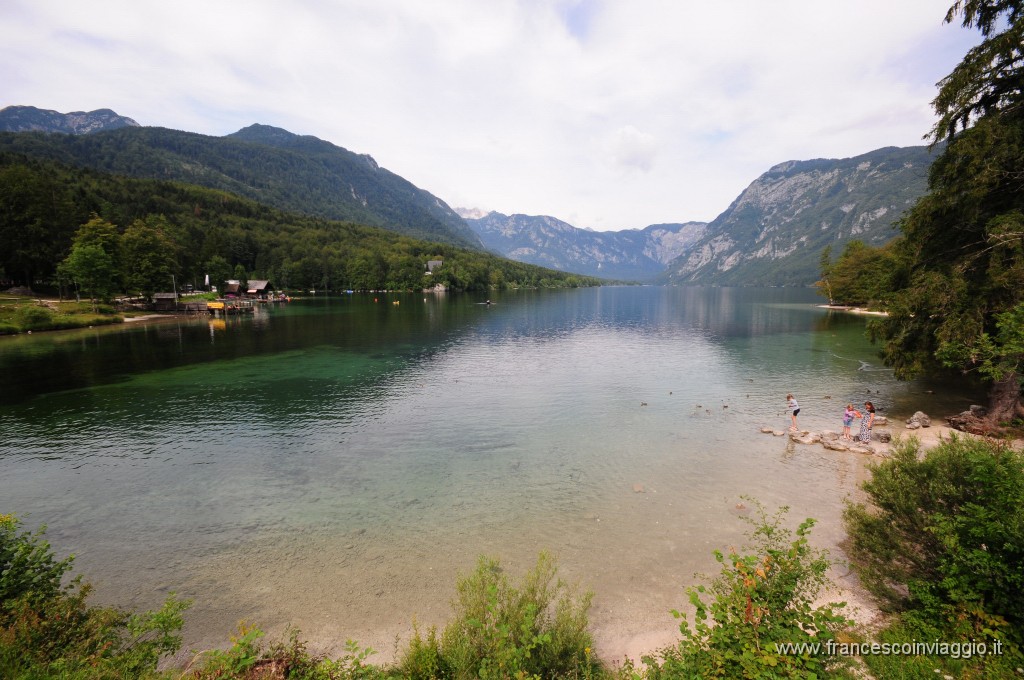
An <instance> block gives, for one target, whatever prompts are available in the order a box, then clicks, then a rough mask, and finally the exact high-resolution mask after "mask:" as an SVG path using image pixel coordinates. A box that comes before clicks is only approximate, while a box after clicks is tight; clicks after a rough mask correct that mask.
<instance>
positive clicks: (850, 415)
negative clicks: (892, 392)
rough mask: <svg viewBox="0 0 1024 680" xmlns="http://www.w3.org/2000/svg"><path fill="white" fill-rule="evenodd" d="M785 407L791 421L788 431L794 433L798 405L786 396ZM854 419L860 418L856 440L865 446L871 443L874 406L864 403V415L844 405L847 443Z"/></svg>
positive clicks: (851, 438) (844, 436) (793, 399)
mask: <svg viewBox="0 0 1024 680" xmlns="http://www.w3.org/2000/svg"><path fill="white" fill-rule="evenodd" d="M786 406H787V407H788V409H789V417H790V419H791V420H792V421H793V424H792V425H791V426H790V428H789V430H790V432H796V431H797V430H798V429H799V428H798V426H797V424H796V417H797V416H798V415H800V403H799V402H797V400H796V397H794V396H793V395H792V394H787V395H786ZM854 418H860V433H859V434H858V435H857V439H859V440H860V441H861V442H863V443H865V444H869V443H871V426H872V425H874V424H875V405H874V404H872V403H871V402H870V401H865V402H864V413H861V412H860V411H858V410H857V409H855V408H854V407H853V404H852V403H850V404H847V405H846V410H845V411H843V439H845V440H847V441H853V436H852V435H851V433H850V428H851V427H852V426H853V420H854Z"/></svg>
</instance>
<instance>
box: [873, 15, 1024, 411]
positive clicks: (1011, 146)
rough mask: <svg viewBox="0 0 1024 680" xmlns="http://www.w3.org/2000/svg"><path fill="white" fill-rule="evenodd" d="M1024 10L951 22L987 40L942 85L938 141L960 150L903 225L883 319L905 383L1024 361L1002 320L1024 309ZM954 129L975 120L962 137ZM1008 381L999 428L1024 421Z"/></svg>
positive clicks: (997, 398)
mask: <svg viewBox="0 0 1024 680" xmlns="http://www.w3.org/2000/svg"><path fill="white" fill-rule="evenodd" d="M1020 4H1021V3H1019V2H984V1H967V2H957V3H956V4H954V5H953V7H952V8H951V9H950V14H949V15H948V16H947V20H952V19H953V18H954V17H955V16H958V15H961V16H963V20H964V25H965V26H975V27H978V28H979V29H980V30H981V31H982V34H983V36H985V42H984V43H983V44H982V45H981V46H979V47H978V48H975V50H972V51H971V52H969V53H968V55H967V56H966V57H965V58H964V61H963V62H961V64H960V65H959V66H958V67H957V69H956V70H955V71H954V72H953V73H952V74H951V75H950V76H949V77H948V78H947V79H946V80H944V81H943V83H942V84H941V85H942V89H941V90H940V94H939V97H938V98H937V99H936V101H935V108H936V112H937V113H938V114H939V115H940V116H941V117H943V118H942V120H940V124H939V127H938V128H936V131H935V133H934V134H935V136H936V138H937V139H940V138H943V137H949V143H948V144H947V145H946V147H945V149H944V150H943V152H942V154H941V155H940V156H939V157H938V158H937V159H936V161H935V162H934V163H933V164H932V167H931V171H930V175H929V190H930V193H929V194H927V195H926V196H924V197H923V198H922V199H921V200H920V201H918V203H917V204H916V205H915V206H914V207H913V208H912V209H911V210H910V211H909V212H908V213H907V214H906V215H905V216H904V218H903V219H902V221H901V223H900V228H901V230H902V232H903V238H902V239H901V240H900V241H899V242H898V243H897V244H896V246H895V252H896V268H895V270H894V271H893V274H892V288H893V293H892V294H891V295H889V296H888V297H889V305H888V310H889V317H888V318H887V319H885V320H882V321H878V322H874V323H873V324H872V329H871V332H872V335H873V337H875V338H876V339H880V340H882V341H883V349H882V356H883V358H884V359H885V361H886V363H887V364H889V365H891V366H893V367H894V368H895V371H896V375H897V376H898V377H901V378H907V377H910V376H912V375H914V374H916V373H918V372H921V371H929V370H937V369H940V368H942V367H947V368H954V369H957V370H961V371H973V370H977V369H979V368H981V367H982V365H983V364H982V363H980V362H979V360H978V357H981V356H984V355H988V356H994V355H997V354H1004V355H1006V354H1013V351H1012V349H1005V351H1004V349H1001V348H1000V347H999V344H1000V343H1001V342H1002V340H1001V338H1006V337H1008V336H1006V335H1005V333H1004V334H1002V335H1001V334H1000V331H999V329H998V328H997V325H998V323H999V321H998V320H999V319H1000V318H1004V317H1002V315H1003V314H1005V313H1007V312H1009V311H1010V310H1012V309H1014V308H1015V307H1017V306H1018V305H1020V304H1021V303H1022V302H1024V110H1022V107H1021V106H1020V101H1019V100H1020V85H1021V80H1020V79H1021V74H1020V70H1019V69H1020V49H1021V34H1020V31H1021V30H1024V29H1022V24H1021V21H1022V15H1021V11H1020ZM1007 41H1009V42H1007ZM1013 42H1015V45H1014V46H1012V47H1010V46H1009V43H1013ZM986 46H987V47H986ZM971 123H973V124H971ZM951 124H955V125H961V126H962V125H967V124H971V125H970V127H969V128H967V129H966V130H963V131H962V132H960V133H959V134H956V135H952V134H951V128H949V125H951ZM1011 363H1012V362H1011ZM1002 365H1003V366H1009V364H1007V363H1005V362H1003V364H1002ZM1000 375H1001V378H1000V380H999V381H998V382H996V383H995V384H994V386H993V399H992V405H991V408H990V409H989V411H990V417H991V418H992V419H993V420H994V421H996V422H1002V421H1008V420H1012V419H1013V418H1014V417H1015V416H1019V415H1022V414H1024V409H1022V408H1021V404H1020V381H1019V376H1018V374H1017V373H1016V372H1015V371H1004V372H1001V373H1000ZM987 377H988V378H990V379H995V373H993V372H991V371H990V372H988V375H987Z"/></svg>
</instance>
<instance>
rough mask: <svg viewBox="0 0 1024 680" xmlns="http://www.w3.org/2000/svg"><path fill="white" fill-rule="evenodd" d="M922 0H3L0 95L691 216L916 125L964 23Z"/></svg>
mask: <svg viewBox="0 0 1024 680" xmlns="http://www.w3.org/2000/svg"><path fill="white" fill-rule="evenodd" d="M944 11H945V8H944V7H943V6H942V5H936V3H934V2H932V1H931V0H901V2H899V3H893V2H884V3H883V2H881V1H880V0H862V1H861V2H857V3H853V2H835V3H831V2H830V3H823V2H815V1H814V0H799V1H797V0H786V1H780V2H772V3H766V2H759V1H757V0H737V1H735V2H731V3H724V4H722V3H719V4H717V5H712V4H711V3H703V4H700V5H697V4H695V3H679V2H673V1H670V0H489V1H488V2H479V1H478V0H432V1H431V2H422V1H421V0H341V1H328V0H306V1H304V2H294V3H279V2H272V1H270V0H251V1H250V2H247V3H245V4H244V5H239V4H238V3H233V2H228V1H227V0H203V1H202V2H200V1H199V0H181V1H179V2H177V3H140V2H137V1H129V0H95V1H94V2H91V3H80V2H72V1H71V0H38V1H36V2H20V1H18V0H13V1H12V0H8V1H7V2H5V3H4V4H3V5H2V6H0V70H2V73H3V74H4V82H5V87H4V90H3V92H2V96H3V97H4V99H3V100H0V106H5V105H8V104H26V105H34V106H39V107H42V108H51V109H56V110H60V111H71V110H82V109H95V108H102V107H109V108H113V109H114V110H116V111H117V112H118V113H121V114H123V115H127V116H131V117H133V118H135V119H136V120H138V121H139V122H140V123H142V124H144V125H160V126H165V127H172V128H177V129H185V130H192V131H196V132H202V133H206V134H214V135H222V134H227V133H230V132H233V131H235V130H237V129H239V128H241V127H244V126H246V125H249V124H251V123H256V122H259V123H267V124H271V125H278V126H281V127H284V128H287V129H289V130H292V131H293V132H297V133H301V134H312V135H316V136H318V137H321V138H323V139H327V140H329V141H331V142H334V143H335V144H338V145H340V146H344V147H346V148H349V149H351V150H353V151H357V152H359V153H369V154H371V155H373V156H374V157H375V158H376V159H377V160H378V162H380V164H381V165H383V166H384V167H387V168H388V169H390V170H392V171H393V172H396V173H398V174H400V175H402V176H404V177H406V178H407V179H409V180H410V181H412V182H414V183H415V184H417V185H418V186H420V187H422V188H424V189H427V190H428V191H431V192H433V193H435V194H437V195H438V196H440V197H441V198H442V199H444V200H445V201H447V202H448V203H450V204H453V205H464V206H470V207H472V206H477V207H481V208H487V209H496V210H500V211H502V212H526V213H533V214H550V215H554V216H556V217H559V218H561V219H565V220H567V221H570V222H573V223H574V224H577V225H578V226H585V227H593V228H597V229H609V228H613V229H620V228H629V227H642V226H645V225H647V224H651V223H655V222H669V221H685V220H690V219H711V218H713V217H715V216H716V215H717V214H718V213H719V212H721V211H722V210H724V209H725V208H726V207H727V206H728V204H729V203H730V201H731V200H732V199H733V198H735V196H736V195H737V194H738V193H739V192H740V191H742V189H743V188H745V186H746V185H747V184H748V183H749V182H750V181H752V180H753V179H755V178H756V177H757V176H758V175H759V174H760V173H761V172H763V171H764V170H766V169H767V168H768V167H770V166H771V165H774V164H775V163H778V162H781V161H784V160H791V159H804V158H815V157H842V156H852V155H856V154H859V153H864V152H866V151H870V150H872V149H875V148H878V147H880V146H888V145H899V146H905V145H911V144H918V143H921V141H920V140H921V137H922V135H923V134H925V133H926V132H927V131H928V129H929V128H930V127H931V124H932V121H933V116H932V114H931V111H930V109H929V106H928V103H929V102H930V101H931V99H932V97H933V96H934V93H935V88H934V83H935V82H936V81H937V80H938V79H939V78H941V77H942V76H943V75H945V74H946V73H947V72H948V71H949V70H950V69H951V68H952V67H953V66H954V65H955V64H956V62H957V61H959V59H960V58H961V56H962V55H963V53H964V52H965V51H966V50H967V49H968V47H969V46H970V45H971V44H973V43H974V42H975V36H974V35H973V34H971V33H969V32H966V31H964V30H962V29H960V28H959V27H957V26H943V25H942V24H941V20H942V17H943V14H944Z"/></svg>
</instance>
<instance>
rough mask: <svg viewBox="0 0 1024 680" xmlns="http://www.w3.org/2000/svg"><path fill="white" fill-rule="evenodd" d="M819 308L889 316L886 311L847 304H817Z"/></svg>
mask: <svg viewBox="0 0 1024 680" xmlns="http://www.w3.org/2000/svg"><path fill="white" fill-rule="evenodd" d="M818 307H819V308H821V309H833V310H835V311H837V312H850V313H851V314H867V315H868V316H889V313H888V312H876V311H873V310H870V309H864V308H863V307H851V306H849V305H818Z"/></svg>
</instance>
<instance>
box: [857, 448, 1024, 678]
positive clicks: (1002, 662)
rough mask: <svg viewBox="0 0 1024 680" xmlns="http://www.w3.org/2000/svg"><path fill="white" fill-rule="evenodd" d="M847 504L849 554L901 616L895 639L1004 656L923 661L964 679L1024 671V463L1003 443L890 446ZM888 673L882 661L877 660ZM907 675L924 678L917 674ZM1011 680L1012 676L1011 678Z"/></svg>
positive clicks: (893, 629)
mask: <svg viewBox="0 0 1024 680" xmlns="http://www.w3.org/2000/svg"><path fill="white" fill-rule="evenodd" d="M872 473H873V474H872V477H871V479H870V480H869V481H867V482H865V483H864V484H863V488H864V490H865V491H866V492H867V493H868V497H869V500H870V505H866V504H863V503H857V504H848V505H847V508H846V511H845V514H844V518H845V521H846V527H847V532H848V534H849V536H850V550H849V552H850V556H851V558H852V560H853V563H854V566H855V568H856V569H857V571H858V572H859V574H860V576H861V580H862V582H863V583H864V585H865V586H866V587H867V588H868V589H869V590H870V591H871V592H872V593H874V594H875V595H876V596H877V597H878V598H879V599H880V602H881V604H882V605H883V606H884V607H885V608H886V609H887V610H888V611H892V612H897V613H898V616H897V617H896V618H895V619H894V620H893V622H892V624H891V625H890V626H889V628H888V629H887V630H886V631H884V632H883V636H884V637H885V638H886V639H889V640H890V641H914V640H917V641H933V640H942V641H947V642H967V641H973V642H977V643H984V644H986V645H987V646H988V648H989V649H990V650H991V649H992V648H993V646H994V645H995V644H996V643H997V642H998V644H999V646H1000V647H1001V650H1002V655H1001V656H999V657H995V656H990V655H989V656H976V657H974V658H972V659H969V660H964V659H959V660H958V659H950V658H948V657H945V658H936V657H931V656H929V657H923V659H918V660H917V661H915V662H914V663H915V664H920V665H921V672H922V673H923V672H924V670H925V669H924V666H929V665H930V666H931V668H932V669H934V668H935V667H936V666H940V667H941V668H942V669H943V670H947V671H950V672H955V673H957V674H958V675H961V676H962V677H1002V675H1001V673H1002V671H1001V670H999V669H1003V670H1006V669H1010V670H1009V671H1007V672H1011V671H1013V669H1014V668H1015V667H1016V666H1017V665H1024V656H1022V655H1021V643H1022V642H1024V567H1022V565H1024V457H1022V454H1021V453H1020V452H1018V451H1014V450H1013V449H1011V448H1010V447H1009V446H1007V445H1006V444H1004V443H1000V442H994V441H987V440H980V439H974V438H966V437H958V436H955V435H954V436H953V437H952V438H951V439H950V440H949V441H946V442H943V443H941V444H940V445H939V446H937V447H935V448H933V449H931V450H929V451H927V452H926V453H925V454H924V455H923V457H922V456H921V453H920V443H919V442H918V440H917V439H915V438H909V439H907V440H904V441H901V442H899V443H898V444H896V445H895V446H893V448H892V457H891V458H890V459H889V460H886V461H884V462H883V463H881V464H880V465H877V466H875V467H873V469H872ZM869 663H870V664H872V666H873V667H874V666H878V667H879V668H880V669H882V670H881V671H880V672H883V673H884V672H885V667H886V664H888V663H891V662H890V661H886V660H884V659H874V658H872V659H870V660H869ZM908 677H923V676H918V675H909V676H908ZM1006 677H1010V676H1009V675H1007V676H1006Z"/></svg>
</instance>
